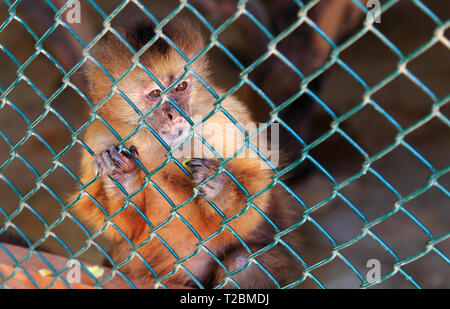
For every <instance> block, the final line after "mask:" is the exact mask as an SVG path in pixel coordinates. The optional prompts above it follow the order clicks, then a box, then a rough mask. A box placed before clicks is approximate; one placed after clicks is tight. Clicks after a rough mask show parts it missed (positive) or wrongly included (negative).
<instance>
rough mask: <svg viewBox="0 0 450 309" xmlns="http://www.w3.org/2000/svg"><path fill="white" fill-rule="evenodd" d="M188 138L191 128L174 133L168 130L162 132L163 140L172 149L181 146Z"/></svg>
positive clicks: (180, 129) (177, 130)
mask: <svg viewBox="0 0 450 309" xmlns="http://www.w3.org/2000/svg"><path fill="white" fill-rule="evenodd" d="M188 136H189V128H179V129H176V130H174V132H169V131H166V130H163V131H161V137H162V139H163V140H164V142H165V143H166V144H167V145H168V146H170V147H171V148H173V147H176V146H178V145H179V144H181V143H182V142H183V141H184V140H185V139H186V137H188Z"/></svg>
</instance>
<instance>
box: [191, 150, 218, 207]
mask: <svg viewBox="0 0 450 309" xmlns="http://www.w3.org/2000/svg"><path fill="white" fill-rule="evenodd" d="M217 163H218V162H217V161H215V160H211V159H199V158H193V159H191V160H189V161H188V162H186V166H187V167H188V169H189V171H190V173H191V174H192V178H193V179H192V181H193V182H194V183H195V184H196V185H198V184H200V183H202V182H203V181H204V180H205V179H207V178H208V177H210V176H211V175H213V174H214V173H215V172H217ZM225 183H226V176H225V175H224V174H223V173H221V174H219V175H217V176H216V177H215V178H212V179H210V180H208V181H207V182H206V183H204V184H203V185H202V186H201V187H200V192H202V193H203V194H204V195H205V196H206V198H207V199H214V198H215V197H216V196H217V195H218V194H219V193H220V192H221V191H222V189H223V187H224V185H225Z"/></svg>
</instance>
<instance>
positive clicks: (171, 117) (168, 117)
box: [166, 112, 173, 121]
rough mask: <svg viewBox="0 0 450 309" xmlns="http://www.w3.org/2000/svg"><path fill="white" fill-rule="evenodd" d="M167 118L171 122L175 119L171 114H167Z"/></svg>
mask: <svg viewBox="0 0 450 309" xmlns="http://www.w3.org/2000/svg"><path fill="white" fill-rule="evenodd" d="M166 118H167V119H169V120H170V121H172V119H173V116H172V114H171V113H168V112H167V113H166Z"/></svg>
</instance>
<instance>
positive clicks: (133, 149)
mask: <svg viewBox="0 0 450 309" xmlns="http://www.w3.org/2000/svg"><path fill="white" fill-rule="evenodd" d="M130 152H131V155H132V156H133V157H135V158H136V159H139V152H138V150H137V148H136V146H134V145H133V146H131V147H130Z"/></svg>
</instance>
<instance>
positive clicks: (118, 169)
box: [94, 145, 139, 176]
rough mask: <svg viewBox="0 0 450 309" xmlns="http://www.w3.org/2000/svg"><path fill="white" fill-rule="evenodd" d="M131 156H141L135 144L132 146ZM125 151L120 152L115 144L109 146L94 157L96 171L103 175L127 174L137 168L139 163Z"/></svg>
mask: <svg viewBox="0 0 450 309" xmlns="http://www.w3.org/2000/svg"><path fill="white" fill-rule="evenodd" d="M130 152H131V156H133V157H134V158H139V153H138V151H137V148H136V147H135V146H131V147H130ZM131 156H130V155H129V154H128V153H126V152H125V151H122V152H119V148H118V147H117V146H115V145H109V146H108V148H107V149H106V150H105V151H103V152H101V153H100V154H97V155H96V156H95V157H94V168H95V171H96V172H97V173H99V174H102V175H111V176H115V175H120V174H127V173H130V172H132V171H134V170H136V169H137V167H138V164H137V163H136V162H135V161H134V160H133V158H132V157H131Z"/></svg>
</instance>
